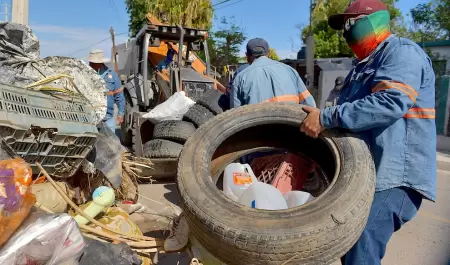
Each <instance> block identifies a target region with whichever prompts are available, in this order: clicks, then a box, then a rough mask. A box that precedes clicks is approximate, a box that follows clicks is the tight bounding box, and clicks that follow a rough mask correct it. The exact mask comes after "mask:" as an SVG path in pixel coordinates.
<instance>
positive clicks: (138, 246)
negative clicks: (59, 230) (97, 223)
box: [34, 202, 162, 253]
mask: <svg viewBox="0 0 450 265" xmlns="http://www.w3.org/2000/svg"><path fill="white" fill-rule="evenodd" d="M34 205H35V206H36V207H37V208H39V209H41V210H43V211H45V212H47V213H51V214H52V213H54V212H52V211H51V210H50V209H48V208H47V207H45V206H44V205H42V204H41V203H39V202H36V203H35V204H34ZM78 225H79V227H80V228H81V229H82V230H85V231H82V233H83V235H84V236H86V237H89V238H91V239H95V240H98V241H100V242H104V243H110V242H109V241H107V240H104V239H102V238H99V237H98V236H101V237H103V238H107V239H109V240H111V241H113V242H117V241H118V242H123V243H125V244H127V245H128V246H130V247H131V249H132V250H134V251H136V252H138V253H153V252H161V251H160V250H158V248H161V246H162V240H156V241H138V242H133V241H130V240H126V239H123V238H120V237H118V236H114V235H110V234H108V233H106V232H103V231H101V230H98V229H95V228H92V227H90V226H87V225H83V224H78ZM86 231H87V232H89V233H87V232H86ZM90 233H92V234H90Z"/></svg>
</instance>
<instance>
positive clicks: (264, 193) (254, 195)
mask: <svg viewBox="0 0 450 265" xmlns="http://www.w3.org/2000/svg"><path fill="white" fill-rule="evenodd" d="M239 203H241V204H243V205H245V206H248V207H251V208H256V209H265V210H283V209H287V208H288V206H287V203H286V200H285V199H284V197H283V194H282V193H281V191H279V190H278V189H277V188H275V187H274V186H272V185H269V184H266V183H263V182H257V183H254V184H253V185H251V186H250V187H248V189H247V190H245V191H244V192H243V193H242V195H241V196H240V197H239Z"/></svg>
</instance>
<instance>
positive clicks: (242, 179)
mask: <svg viewBox="0 0 450 265" xmlns="http://www.w3.org/2000/svg"><path fill="white" fill-rule="evenodd" d="M256 182H258V179H257V178H256V177H255V174H254V173H253V170H252V168H251V167H250V165H249V164H241V163H231V164H229V165H228V166H227V167H226V168H225V171H224V174H223V192H224V193H225V195H227V196H228V197H230V198H231V199H232V200H235V201H237V200H238V198H239V197H240V196H241V195H242V193H243V192H244V191H245V190H246V189H247V188H248V187H249V186H250V185H252V184H253V183H256Z"/></svg>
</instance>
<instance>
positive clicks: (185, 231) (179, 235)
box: [164, 214, 189, 252]
mask: <svg viewBox="0 0 450 265" xmlns="http://www.w3.org/2000/svg"><path fill="white" fill-rule="evenodd" d="M188 240H189V226H188V223H187V221H186V217H185V216H184V215H183V214H181V215H179V216H177V217H175V218H174V219H173V225H172V229H171V230H170V234H169V236H168V237H167V238H166V240H165V241H164V250H165V251H168V252H169V251H172V252H173V251H180V250H182V249H183V248H184V247H185V246H186V245H187V243H188Z"/></svg>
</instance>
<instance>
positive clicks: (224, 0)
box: [212, 0, 231, 7]
mask: <svg viewBox="0 0 450 265" xmlns="http://www.w3.org/2000/svg"><path fill="white" fill-rule="evenodd" d="M230 1H231V0H223V1H222V2H219V3H217V4H214V5H212V7H215V6H218V5H221V4H225V3H226V2H230Z"/></svg>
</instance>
